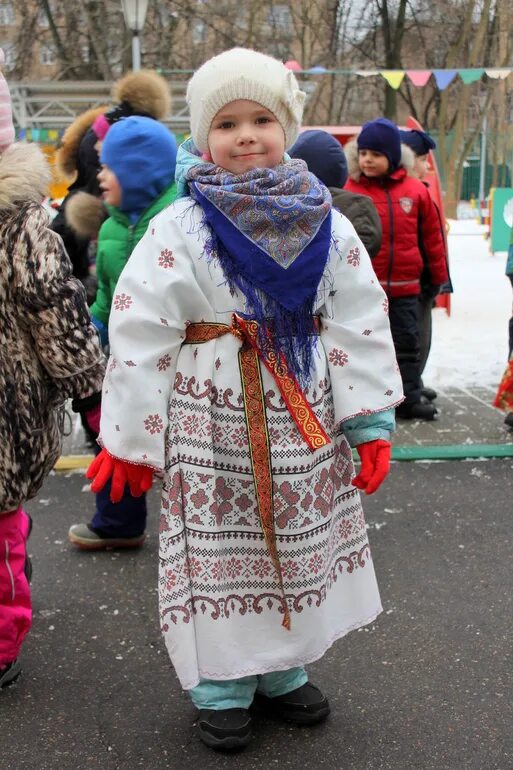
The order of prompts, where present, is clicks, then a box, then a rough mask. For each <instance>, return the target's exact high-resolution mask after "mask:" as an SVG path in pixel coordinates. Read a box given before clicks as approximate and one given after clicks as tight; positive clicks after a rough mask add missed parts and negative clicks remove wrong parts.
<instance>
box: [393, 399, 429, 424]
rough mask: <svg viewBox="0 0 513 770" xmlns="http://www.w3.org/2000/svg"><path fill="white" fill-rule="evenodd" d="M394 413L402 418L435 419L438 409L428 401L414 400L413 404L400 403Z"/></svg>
mask: <svg viewBox="0 0 513 770" xmlns="http://www.w3.org/2000/svg"><path fill="white" fill-rule="evenodd" d="M395 415H396V417H399V418H400V419H402V420H428V421H429V420H437V419H438V409H437V408H436V406H435V405H434V404H432V403H431V402H430V401H416V402H415V403H413V404H400V405H399V406H398V407H396V410H395Z"/></svg>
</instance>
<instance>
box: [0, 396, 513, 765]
mask: <svg viewBox="0 0 513 770" xmlns="http://www.w3.org/2000/svg"><path fill="white" fill-rule="evenodd" d="M454 408H455V409H456V407H454ZM499 424H500V422H499ZM512 474H513V460H511V459H509V458H508V459H501V460H488V461H470V462H468V461H467V462H436V463H425V462H424V463H395V464H394V466H393V470H392V473H391V475H390V477H389V479H388V480H387V482H386V484H385V485H384V487H383V488H382V489H381V490H380V491H379V492H378V493H377V495H375V496H373V497H371V498H369V499H367V500H366V501H365V509H366V513H367V522H368V526H369V532H370V538H371V543H372V546H373V554H374V560H375V563H376V569H377V573H378V579H379V582H380V587H381V591H382V598H383V604H384V613H383V614H382V615H381V616H380V617H379V618H378V620H377V621H376V622H375V623H374V624H372V625H371V626H369V627H367V628H365V629H363V630H361V631H359V632H354V633H352V634H350V635H349V636H348V637H346V638H345V639H344V640H342V641H340V642H339V643H337V644H336V645H335V646H334V647H333V648H332V649H331V650H330V651H329V652H328V654H327V655H326V656H325V657H324V658H323V659H322V660H321V661H319V662H318V663H316V664H314V665H312V666H311V669H310V670H311V676H312V679H314V680H315V681H316V682H318V683H319V684H320V685H321V686H322V687H323V688H324V689H325V690H326V692H327V693H328V695H329V697H330V700H331V703H332V707H333V714H332V717H331V718H330V720H329V721H328V722H327V723H326V724H325V725H322V726H319V727H317V728H313V729H299V728H296V727H288V726H284V725H281V724H278V723H274V722H270V721H267V720H265V719H259V720H258V721H257V722H256V724H255V740H254V742H253V744H252V745H251V746H250V747H249V748H248V750H247V751H246V752H245V753H244V754H241V755H238V756H237V757H225V756H222V755H216V754H213V753H211V752H210V751H209V750H208V749H206V748H205V747H203V746H202V745H201V744H200V743H199V742H198V740H197V737H196V735H195V727H194V717H195V712H194V709H193V708H192V706H191V705H190V703H189V701H188V699H187V697H186V696H185V695H184V694H183V693H182V692H181V691H180V688H179V686H178V683H177V681H176V678H175V676H174V673H173V671H172V669H171V667H170V665H169V660H168V657H167V654H166V652H165V649H164V646H163V642H162V639H161V635H160V631H159V628H158V619H157V595H156V581H157V515H156V510H157V499H156V494H155V493H152V497H151V505H150V508H151V509H152V514H151V517H150V522H149V538H148V542H147V544H146V545H145V547H144V548H143V549H141V550H140V551H139V552H137V553H100V554H97V555H92V554H84V553H81V552H79V551H76V550H74V549H72V547H71V546H70V545H69V544H68V543H67V541H66V531H67V529H68V527H69V525H70V524H71V523H73V522H76V521H79V520H87V519H88V518H89V516H90V513H91V505H92V498H91V496H90V494H89V493H88V492H86V491H84V489H85V484H84V477H83V475H82V474H81V473H72V474H55V475H53V476H51V477H50V478H49V479H48V481H47V483H46V484H45V486H44V488H43V489H42V491H41V493H40V494H39V495H38V497H37V498H36V500H35V501H33V502H32V503H31V504H30V506H29V510H30V511H31V513H32V514H33V516H34V522H35V523H34V531H33V534H32V537H31V541H30V551H31V553H32V557H33V562H34V580H33V595H34V628H33V631H32V633H31V634H30V636H29V637H28V639H27V643H26V645H25V647H24V650H23V653H22V664H23V668H24V674H23V676H22V678H20V680H19V681H18V683H17V684H16V685H15V686H13V687H11V688H9V689H7V690H4V691H2V693H1V694H0V724H1V725H2V739H1V752H0V768H1V770H136V769H138V768H143V770H182V769H183V768H194V769H195V770H216V769H217V768H237V770H256V769H257V768H258V770H272V769H273V768H277V767H283V768H294V769H295V770H296V769H297V768H301V769H303V768H305V769H306V770H318V769H319V768H320V769H321V770H324V769H326V770H435V769H436V770H511V768H513V731H512V724H513V714H512V698H511V693H512V692H513V658H512V646H511V640H512V636H513V598H512V590H511V585H512V578H511V565H512V560H511V526H512V524H511V523H512V519H511V513H512V504H511V489H512V483H511V481H512Z"/></svg>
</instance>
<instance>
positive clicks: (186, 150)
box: [175, 138, 205, 198]
mask: <svg viewBox="0 0 513 770" xmlns="http://www.w3.org/2000/svg"><path fill="white" fill-rule="evenodd" d="M198 163H205V161H204V159H203V157H202V155H201V153H200V151H199V150H198V148H197V147H196V145H195V144H194V141H193V140H192V138H191V139H186V140H185V141H184V142H182V144H181V145H180V147H179V148H178V153H177V155H176V171H175V181H176V197H177V198H183V197H184V196H186V195H188V194H189V192H188V189H187V172H188V171H189V169H190V168H192V167H193V166H196V165H197V164H198Z"/></svg>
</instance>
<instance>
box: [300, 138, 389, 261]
mask: <svg viewBox="0 0 513 770" xmlns="http://www.w3.org/2000/svg"><path fill="white" fill-rule="evenodd" d="M289 155H290V156H291V158H300V159H301V160H304V161H305V163H306V165H307V166H308V170H309V171H311V172H312V174H315V176H316V177H317V178H318V179H320V180H321V182H323V183H324V184H325V185H326V187H327V188H328V189H329V191H330V193H331V198H332V201H333V206H334V207H335V208H336V209H338V210H339V211H340V212H341V213H342V214H344V216H346V217H347V218H348V219H349V221H350V222H351V224H352V225H353V227H354V229H355V230H356V232H357V234H358V236H359V237H360V239H361V241H362V243H363V245H364V246H365V248H366V249H367V251H368V253H369V256H370V258H371V259H373V258H374V257H375V256H376V254H377V253H378V251H379V250H380V247H381V220H380V218H379V216H378V212H377V211H376V207H375V206H374V203H373V202H372V200H370V198H368V197H367V196H366V195H359V194H358V193H353V192H349V190H344V189H343V187H344V185H345V183H346V182H347V160H346V156H345V154H344V150H343V149H342V147H341V145H340V142H338V141H337V140H336V139H335V137H334V136H331V134H328V132H327V131H322V130H320V129H310V130H309V131H303V133H301V134H300V135H299V137H298V139H297V141H296V143H295V144H294V146H293V147H292V149H291V150H290V152H289Z"/></svg>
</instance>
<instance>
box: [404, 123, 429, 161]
mask: <svg viewBox="0 0 513 770" xmlns="http://www.w3.org/2000/svg"><path fill="white" fill-rule="evenodd" d="M399 134H400V136H401V142H402V143H403V144H407V145H408V147H411V149H412V150H413V152H414V153H415V155H427V154H428V152H429V151H430V150H435V149H436V142H435V140H434V139H433V138H432V137H431V136H429V134H426V132H425V131H419V130H418V129H416V128H414V129H412V130H411V131H399Z"/></svg>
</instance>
